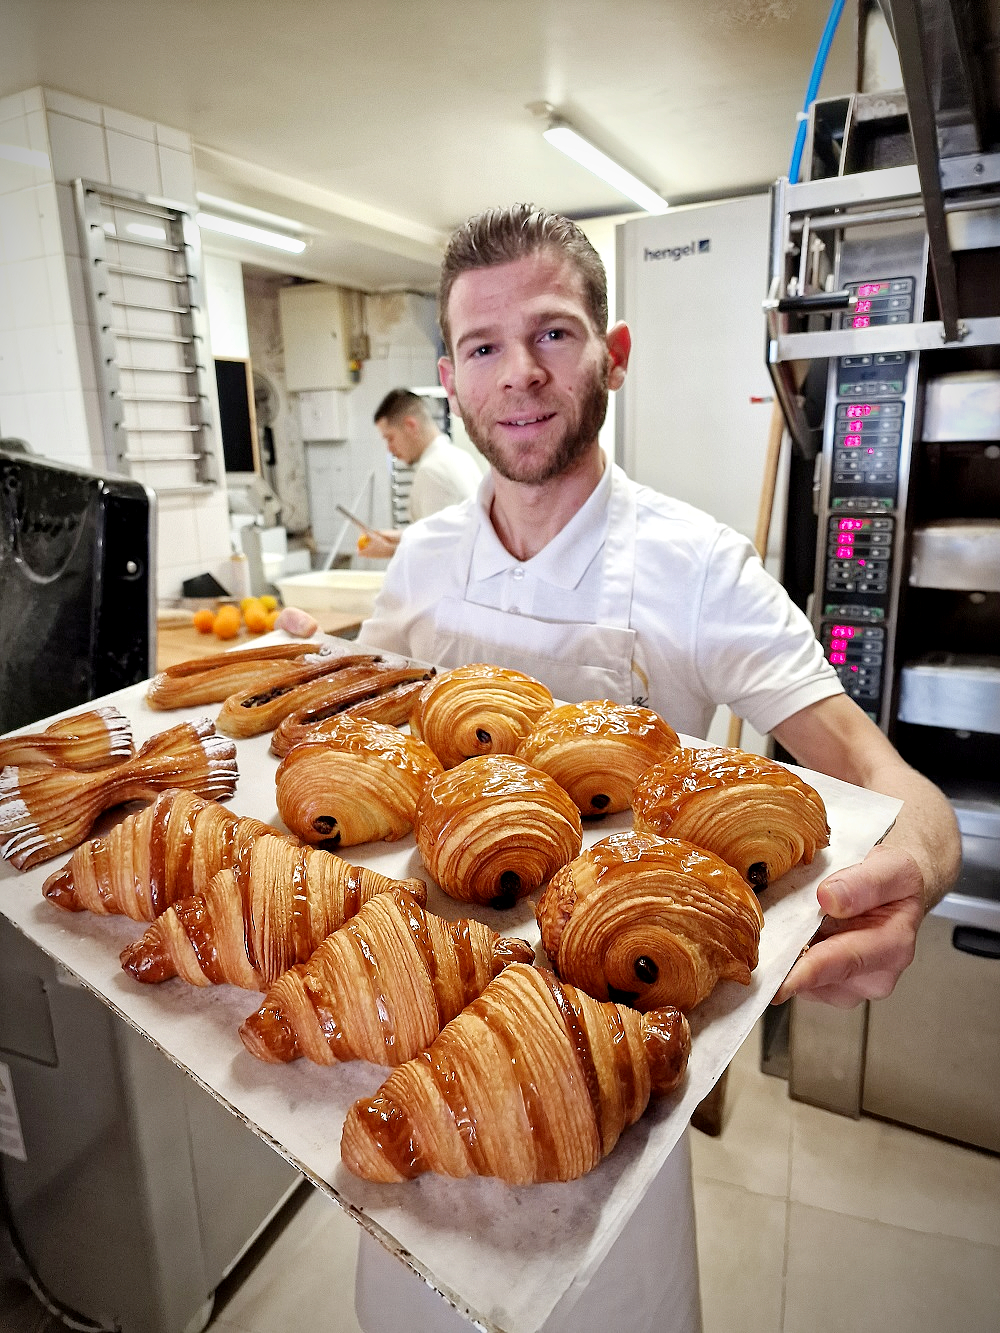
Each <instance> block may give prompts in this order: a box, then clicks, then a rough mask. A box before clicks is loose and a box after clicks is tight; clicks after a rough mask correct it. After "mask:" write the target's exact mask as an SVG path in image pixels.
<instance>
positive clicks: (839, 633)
mask: <svg viewBox="0 0 1000 1333" xmlns="http://www.w3.org/2000/svg"><path fill="white" fill-rule="evenodd" d="M830 633H831V634H834V635H836V637H837V638H838V639H853V638H854V626H853V625H831V626H830Z"/></svg>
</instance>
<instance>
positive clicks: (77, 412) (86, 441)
mask: <svg viewBox="0 0 1000 1333" xmlns="http://www.w3.org/2000/svg"><path fill="white" fill-rule="evenodd" d="M63 403H64V406H65V409H66V438H65V440H64V444H63V447H64V449H65V456H66V457H67V458H72V459H73V460H74V462H77V463H80V462H83V463H85V464H86V466H87V467H90V466H91V452H90V436H89V433H88V430H87V413H86V410H85V408H84V403H83V394H82V393H79V392H77V393H66V394H64V395H63Z"/></svg>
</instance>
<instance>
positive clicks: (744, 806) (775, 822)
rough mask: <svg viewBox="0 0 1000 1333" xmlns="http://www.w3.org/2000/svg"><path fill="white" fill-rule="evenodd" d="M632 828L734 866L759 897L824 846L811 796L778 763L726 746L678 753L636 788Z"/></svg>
mask: <svg viewBox="0 0 1000 1333" xmlns="http://www.w3.org/2000/svg"><path fill="white" fill-rule="evenodd" d="M632 809H633V811H634V812H635V827H636V828H637V829H641V830H645V831H646V832H648V833H656V834H659V836H660V837H664V838H682V839H684V840H685V841H686V842H693V843H696V844H697V845H698V846H699V847H705V848H707V849H708V850H709V851H711V852H714V853H715V854H716V856H721V857H722V859H723V860H724V861H727V862H728V863H729V864H730V865H731V866H735V867H736V869H737V870H738V871H739V872H740V874H741V875H742V876H743V878H744V879H745V880H746V881H747V883H748V884H749V885H750V886H751V887H752V888H753V889H755V890H756V891H757V892H762V891H763V890H764V889H766V888H767V886H768V885H769V884H773V883H774V881H775V880H777V879H780V878H781V876H782V875H784V874H785V873H786V872H787V871H789V870H791V868H792V866H795V865H798V864H799V862H800V861H802V862H804V863H805V864H806V865H808V864H809V863H810V861H812V859H813V857H814V856H815V854H816V851H817V850H818V849H819V848H821V847H825V846H826V845H827V844H828V843H829V841H830V829H829V825H828V824H827V821H826V807H825V806H824V804H823V799H822V797H821V796H820V795H819V793H818V792H817V791H814V789H813V788H812V787H810V786H809V785H808V783H805V782H803V781H802V779H801V778H800V777H799V776H798V775H797V774H795V773H793V772H792V771H791V770H790V769H787V768H785V767H784V765H783V764H778V763H775V761H774V760H772V759H765V758H763V757H762V756H761V755H756V754H747V753H746V752H744V751H743V750H735V749H730V748H727V747H724V746H709V747H706V748H704V749H698V750H694V749H692V750H688V749H683V750H678V751H677V753H676V754H674V755H671V756H670V758H668V759H666V760H664V761H663V763H660V764H657V765H655V766H654V767H653V768H651V769H650V770H649V771H648V772H647V773H645V774H644V775H643V777H642V779H641V780H640V781H639V782H638V783H637V785H636V788H635V791H634V793H633V796H632Z"/></svg>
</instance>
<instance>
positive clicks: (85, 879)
mask: <svg viewBox="0 0 1000 1333" xmlns="http://www.w3.org/2000/svg"><path fill="white" fill-rule="evenodd" d="M274 832H275V830H274V829H273V828H271V826H270V825H269V824H263V823H261V821H260V820H259V819H247V818H241V817H240V816H239V815H236V814H234V813H233V812H232V810H227V809H226V807H225V806H224V805H219V804H218V802H217V801H206V800H203V799H202V798H201V797H200V796H196V795H195V794H194V792H191V791H183V790H181V791H178V790H172V791H164V792H160V793H159V795H158V796H157V797H156V799H155V800H154V801H153V803H152V804H151V805H147V806H146V808H145V809H144V810H140V811H139V812H138V813H137V814H134V815H128V816H127V817H126V818H125V819H123V820H122V822H121V823H120V824H116V825H115V827H114V828H112V829H111V830H110V831H109V832H108V833H106V834H104V835H103V836H102V837H100V838H91V839H90V840H89V841H87V842H85V843H82V844H81V845H80V846H79V847H77V849H76V850H75V851H74V853H73V855H72V857H71V858H70V860H69V861H68V862H67V864H66V865H65V866H64V867H63V868H62V869H61V870H57V871H56V872H55V873H54V874H52V875H50V876H49V877H48V879H47V880H46V881H45V883H44V884H43V885H42V893H43V894H44V895H45V897H46V898H47V899H48V900H49V902H51V903H55V905H56V906H57V907H62V908H64V909H65V910H66V911H69V912H84V911H86V912H95V913H98V914H99V915H108V914H110V913H121V914H123V915H124V916H129V917H131V918H132V920H133V921H153V920H155V919H156V917H158V916H159V915H160V913H161V912H164V911H166V909H167V908H168V907H169V906H170V904H171V903H173V902H176V901H177V900H178V899H179V898H187V897H189V896H190V895H191V894H193V893H203V892H204V891H205V889H206V888H207V887H208V885H209V882H210V881H211V879H212V876H213V875H215V874H216V873H217V872H218V871H220V870H223V869H225V868H226V867H227V866H231V865H233V864H234V862H235V861H236V859H237V858H238V856H239V855H240V853H241V852H242V851H243V848H244V847H245V846H246V844H247V843H249V842H252V841H253V839H254V838H259V837H260V836H261V835H262V834H264V833H270V834H273V833H274Z"/></svg>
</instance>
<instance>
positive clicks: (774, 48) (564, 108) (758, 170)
mask: <svg viewBox="0 0 1000 1333" xmlns="http://www.w3.org/2000/svg"><path fill="white" fill-rule="evenodd" d="M828 10H829V4H828V0H614V2H613V3H612V2H611V0H365V3H363V4H348V3H345V0H268V2H265V0H162V2H161V3H156V0H0V28H2V41H0V96H2V95H5V94H7V93H11V92H16V91H20V90H21V89H24V88H28V87H33V86H35V85H36V84H42V85H44V86H47V87H51V88H58V89H61V90H62V91H65V92H69V93H73V94H76V95H77V96H80V97H85V98H88V99H90V100H91V101H96V102H101V103H103V104H105V105H109V106H114V107H116V108H117V109H119V110H122V111H129V112H132V113H133V114H136V115H140V116H144V117H146V118H148V119H151V120H155V121H158V122H160V123H162V124H167V125H171V126H174V127H176V128H178V129H182V130H186V131H187V132H188V133H190V134H191V136H192V138H193V140H194V143H195V160H196V168H197V173H198V184H199V188H200V189H202V190H204V191H206V192H208V193H210V194H215V195H220V196H222V197H224V198H227V199H233V200H236V201H238V202H242V203H245V204H250V205H253V206H256V207H258V208H263V209H265V210H267V211H269V212H273V213H278V214H282V215H284V216H286V217H292V218H295V219H297V220H299V221H301V222H303V223H305V224H307V225H308V226H309V227H311V228H314V229H315V230H316V232H317V235H315V236H314V238H313V242H312V244H311V245H310V247H309V249H308V250H307V252H306V254H305V255H304V256H303V257H302V259H301V261H289V260H286V258H285V257H282V258H280V259H277V260H275V261H273V262H274V264H275V266H276V267H279V268H280V269H281V270H282V271H285V272H292V273H299V274H301V275H303V276H308V277H316V278H323V279H326V280H327V281H335V282H342V283H345V284H347V285H353V286H358V287H362V288H365V289H369V290H372V289H376V288H380V287H394V286H416V287H428V286H432V285H433V282H434V277H435V270H436V266H437V259H438V255H439V253H440V249H441V246H442V244H443V241H444V238H445V236H446V234H447V232H448V231H449V229H450V228H451V227H452V226H453V225H454V224H455V223H457V222H459V221H461V220H462V219H464V218H465V217H467V216H469V215H470V214H471V213H474V212H476V211H478V210H479V209H481V208H484V207H488V206H490V205H493V204H503V203H511V202H514V201H515V200H532V201H533V202H535V203H538V204H541V205H544V206H546V207H549V208H552V209H556V210H559V211H562V212H567V213H571V214H573V215H575V216H578V217H582V216H592V215H597V214H601V213H607V212H614V211H617V210H619V209H622V208H624V207H631V206H630V205H627V203H626V201H625V200H623V199H622V198H621V197H620V196H619V195H618V194H617V193H616V192H615V191H614V190H612V189H611V188H610V187H607V186H604V185H603V184H601V182H599V181H598V180H597V179H596V178H594V177H592V176H591V175H590V174H589V173H588V172H586V171H584V170H583V168H582V167H578V166H577V165H576V164H575V163H572V162H571V161H570V160H569V159H567V158H564V157H563V156H562V155H561V154H560V153H558V152H557V151H556V150H555V149H554V148H551V147H550V146H549V145H548V144H547V143H545V142H544V140H543V139H542V137H541V134H540V129H541V128H542V126H541V123H540V122H539V121H538V120H537V119H536V118H535V117H533V115H532V113H531V112H530V111H528V110H527V109H526V108H527V105H528V104H529V103H532V102H537V101H542V100H544V101H548V102H550V103H552V104H553V105H554V106H555V107H557V108H558V109H559V110H560V111H561V112H563V113H564V114H565V115H566V117H567V118H569V119H571V120H572V121H573V122H574V123H575V124H576V125H577V127H578V128H579V129H580V130H581V131H583V132H585V133H588V134H589V135H590V137H592V138H593V139H594V140H595V141H596V142H597V143H599V145H600V146H601V147H603V148H604V149H605V151H607V152H610V153H611V154H613V155H616V156H618V157H619V158H620V159H621V160H622V161H623V162H624V163H625V164H626V165H627V166H629V167H630V168H631V169H632V170H633V171H634V172H635V173H636V174H637V175H639V176H641V177H642V178H643V179H645V180H646V181H648V183H649V184H651V185H652V186H653V187H654V188H655V189H657V190H659V191H660V192H661V193H662V194H663V195H664V196H665V197H666V198H667V199H669V200H670V201H671V202H684V201H691V200H693V199H700V198H717V197H722V196H725V195H727V194H731V193H734V192H740V191H745V190H748V189H753V188H763V187H765V186H766V185H767V184H769V183H770V182H771V181H772V180H774V179H775V178H777V177H778V176H780V175H784V174H786V173H787V171H788V162H789V158H790V155H791V149H792V143H793V139H794V135H795V130H796V114H797V112H798V111H799V110H800V109H801V105H802V98H803V95H804V91H805V87H806V84H807V82H808V78H809V72H810V69H811V67H812V62H813V57H814V55H815V51H816V47H817V45H818V43H819V38H820V34H821V32H822V30H823V26H824V23H825V22H826V18H827V13H828ZM854 21H855V20H854V6H853V4H849V5H848V6H847V9H846V10H845V14H844V18H843V19H842V21H841V26H840V31H839V32H838V35H837V39H836V41H835V43H834V46H833V50H832V52H831V56H830V60H829V62H828V64H827V72H826V76H825V78H824V81H823V84H822V87H821V95H822V96H830V95H836V94H840V93H846V92H849V91H851V89H852V88H853V86H854V45H855V37H854ZM232 253H236V254H239V255H240V256H241V257H243V258H246V259H252V260H253V261H254V262H256V263H261V262H264V263H271V262H272V261H271V260H270V259H269V258H267V257H266V256H265V254H264V252H262V251H261V250H260V249H259V248H258V247H256V246H253V247H251V246H249V245H247V246H245V247H244V248H243V249H242V250H240V249H238V248H234V249H233V250H232Z"/></svg>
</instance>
